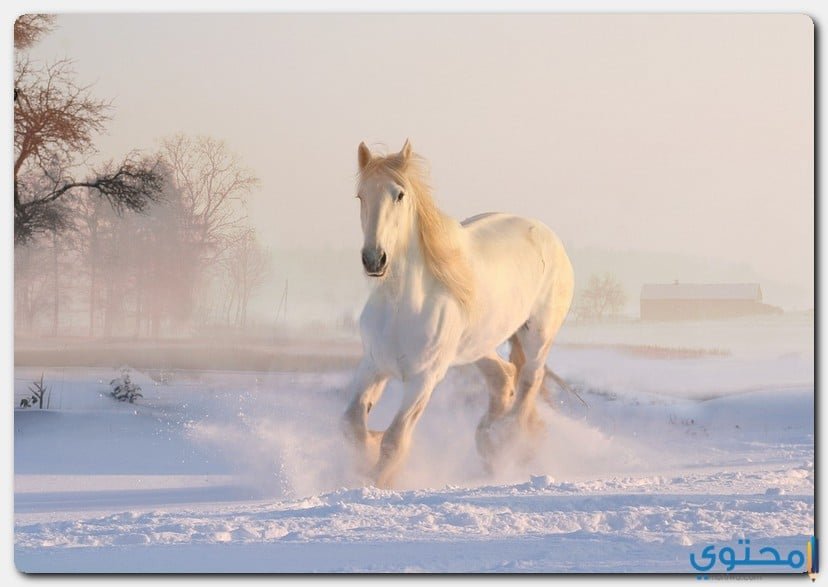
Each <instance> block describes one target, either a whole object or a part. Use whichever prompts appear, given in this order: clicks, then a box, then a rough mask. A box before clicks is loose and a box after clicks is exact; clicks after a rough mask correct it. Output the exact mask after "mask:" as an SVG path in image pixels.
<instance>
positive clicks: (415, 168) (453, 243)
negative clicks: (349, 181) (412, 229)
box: [360, 153, 474, 311]
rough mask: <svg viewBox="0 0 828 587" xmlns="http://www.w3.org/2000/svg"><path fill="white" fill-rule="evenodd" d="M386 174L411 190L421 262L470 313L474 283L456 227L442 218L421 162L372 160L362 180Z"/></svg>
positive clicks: (390, 158)
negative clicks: (369, 176) (421, 255)
mask: <svg viewBox="0 0 828 587" xmlns="http://www.w3.org/2000/svg"><path fill="white" fill-rule="evenodd" d="M372 173H385V174H387V175H389V176H390V177H391V178H393V179H394V181H396V182H397V183H399V184H400V185H405V184H406V183H407V184H408V185H409V186H411V189H412V191H413V193H412V194H408V195H409V196H410V197H412V201H413V203H414V210H415V214H416V215H417V235H418V237H419V239H420V248H421V249H422V253H423V259H424V261H425V264H426V267H427V268H428V269H429V271H431V274H432V275H434V277H435V278H436V279H437V280H438V281H440V282H441V283H442V284H443V285H445V286H446V288H448V290H449V292H451V294H452V295H453V296H454V297H455V298H456V299H457V301H458V302H459V303H460V305H461V306H462V307H463V308H464V309H465V310H466V311H469V310H470V309H471V305H472V299H473V297H474V285H473V284H474V280H473V274H472V270H471V266H470V265H469V262H468V259H467V258H466V255H465V254H464V253H463V250H462V248H461V246H460V243H459V236H460V230H461V227H460V225H459V223H458V222H457V221H456V220H454V219H453V218H451V217H450V216H448V215H446V214H444V213H443V212H442V211H441V210H440V209H439V208H437V204H436V203H435V202H434V198H433V197H432V195H431V186H429V184H428V180H427V177H426V176H427V174H426V170H425V162H424V160H423V159H422V158H421V157H420V156H419V155H416V154H414V153H412V154H410V155H409V156H408V157H404V156H402V155H401V154H399V153H397V154H394V155H389V156H387V157H374V158H372V159H371V160H370V161H368V162H367V164H366V165H365V167H364V168H363V169H362V170H361V172H360V175H361V177H365V176H367V175H370V174H372Z"/></svg>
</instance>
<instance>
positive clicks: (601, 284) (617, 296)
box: [575, 273, 627, 320]
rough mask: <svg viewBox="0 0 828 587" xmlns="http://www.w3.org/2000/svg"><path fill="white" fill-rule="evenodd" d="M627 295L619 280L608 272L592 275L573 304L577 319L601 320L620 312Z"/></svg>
mask: <svg viewBox="0 0 828 587" xmlns="http://www.w3.org/2000/svg"><path fill="white" fill-rule="evenodd" d="M626 301H627V296H626V294H625V293H624V288H623V287H622V286H621V282H619V281H618V279H617V278H616V277H615V276H614V275H612V274H610V273H604V274H603V275H592V276H591V277H590V278H589V282H588V283H587V286H586V288H585V289H584V290H583V291H581V293H580V295H579V296H578V300H577V302H576V304H575V317H576V318H577V319H578V320H585V319H586V320H602V319H604V318H606V317H608V316H613V315H617V314H618V313H620V312H621V310H622V308H623V307H624V304H625V303H626Z"/></svg>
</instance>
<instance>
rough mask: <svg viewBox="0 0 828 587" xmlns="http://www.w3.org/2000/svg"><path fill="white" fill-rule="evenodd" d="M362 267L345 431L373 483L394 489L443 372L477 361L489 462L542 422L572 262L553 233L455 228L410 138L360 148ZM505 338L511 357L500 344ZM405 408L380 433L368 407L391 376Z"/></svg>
mask: <svg viewBox="0 0 828 587" xmlns="http://www.w3.org/2000/svg"><path fill="white" fill-rule="evenodd" d="M358 155H359V157H358V160H359V182H358V195H357V198H359V201H360V217H361V220H362V231H363V234H364V237H365V240H364V246H363V249H362V263H363V266H364V268H365V272H366V273H367V274H368V275H369V276H370V277H371V278H372V279H373V280H374V281H375V287H374V289H373V291H372V293H371V295H370V297H369V299H368V302H367V303H366V305H365V308H364V310H363V312H362V316H361V318H360V330H361V334H362V345H363V351H364V356H363V358H362V361H361V362H360V364H359V367H358V368H357V371H356V373H355V375H354V377H353V380H352V382H351V391H352V393H353V399H352V401H351V403H350V405H349V407H348V409H347V410H346V412H345V415H344V424H345V430H346V431H347V433H348V435H349V436H350V437H351V439H352V440H353V441H354V442H355V443H356V444H357V447H358V449H359V451H360V453H361V454H362V455H363V458H364V459H365V464H366V465H367V466H368V467H369V468H372V471H371V477H372V480H373V481H374V482H375V483H376V485H377V486H379V487H387V486H389V485H390V484H391V482H392V480H393V477H394V475H395V473H396V472H397V471H398V470H399V467H400V465H401V463H402V461H403V459H404V457H405V455H406V454H407V452H408V449H409V447H410V444H411V435H412V432H413V430H414V426H415V425H416V423H417V420H418V419H419V418H420V416H421V415H422V413H423V410H424V409H425V407H426V405H427V404H428V400H429V398H430V397H431V392H432V391H433V390H434V386H435V385H436V384H437V383H438V382H439V381H440V380H441V379H443V376H444V375H445V374H446V371H447V370H448V368H449V367H452V366H454V365H464V364H469V363H475V364H477V366H478V367H479V368H480V370H481V371H482V373H483V375H484V377H485V379H486V382H487V385H488V387H489V391H490V399H489V408H488V411H487V412H486V414H484V416H483V418H482V420H481V421H480V424H479V426H478V428H477V434H476V440H477V447H478V451H479V452H480V453H481V456H483V458H484V460H488V459H490V458H491V456H492V454H493V453H494V452H495V451H497V449H498V448H499V446H497V444H498V443H499V442H501V441H500V440H498V438H500V437H501V436H503V435H502V434H499V433H498V434H493V433H492V432H493V425H494V424H496V423H497V424H498V426H505V427H506V429H508V430H512V431H513V432H529V431H531V430H532V429H536V428H537V427H538V424H539V423H540V420H539V417H538V415H537V412H536V408H535V400H536V397H537V395H538V391H539V389H540V388H541V385H542V383H543V377H544V370H545V361H546V357H547V354H548V353H549V348H550V346H551V345H552V341H553V340H554V338H555V335H556V334H557V332H558V330H559V329H560V327H561V325H562V324H563V321H564V318H565V317H566V314H567V312H568V311H569V306H570V304H571V302H572V294H573V286H574V278H573V272H572V265H571V263H570V261H569V258H568V257H567V254H566V251H565V250H564V247H563V244H562V243H561V241H560V240H559V239H558V237H557V236H556V235H555V234H554V233H553V232H552V231H551V230H550V229H549V228H547V227H546V226H545V225H544V224H542V223H541V222H539V221H537V220H531V219H527V218H520V217H518V216H511V215H508V214H501V213H488V214H480V215H478V216H474V217H473V218H469V219H468V220H465V221H463V222H462V223H460V222H457V221H456V220H454V219H452V218H450V217H448V216H446V215H445V214H443V213H442V212H441V211H440V210H439V209H437V207H436V205H435V203H434V200H433V199H432V196H431V191H430V189H429V187H428V184H427V183H426V178H425V176H424V169H423V165H422V161H421V159H420V158H419V157H418V156H417V155H414V154H412V152H411V145H410V143H409V142H408V141H406V143H405V146H403V148H402V150H401V151H400V152H399V153H395V154H393V155H389V156H376V155H374V154H372V153H371V151H370V150H369V149H368V147H366V146H365V143H361V144H360V145H359V151H358ZM506 340H509V341H510V343H511V347H512V349H511V353H510V357H509V361H506V360H504V359H502V358H500V356H499V355H498V354H497V352H496V348H497V347H498V346H499V345H501V344H502V343H503V342H505V341H506ZM391 377H395V378H397V379H399V380H401V381H402V383H403V386H404V394H403V399H402V404H401V406H400V408H399V411H398V412H397V414H396V416H395V417H394V420H393V422H392V423H391V425H390V426H389V427H388V429H387V430H386V431H385V432H380V431H374V430H369V429H368V426H367V419H368V413H369V412H370V411H371V408H372V407H373V406H374V405H375V404H376V403H377V402H378V401H379V399H380V396H381V395H382V392H383V389H384V388H385V385H386V383H387V382H388V380H389V378H391Z"/></svg>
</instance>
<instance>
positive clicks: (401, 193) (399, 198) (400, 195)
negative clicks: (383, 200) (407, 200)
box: [397, 190, 405, 202]
mask: <svg viewBox="0 0 828 587" xmlns="http://www.w3.org/2000/svg"><path fill="white" fill-rule="evenodd" d="M404 195H405V192H404V191H402V190H400V193H399V194H397V201H398V202H402V199H403V196H404Z"/></svg>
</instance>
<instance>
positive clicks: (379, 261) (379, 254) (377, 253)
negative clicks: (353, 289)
mask: <svg viewBox="0 0 828 587" xmlns="http://www.w3.org/2000/svg"><path fill="white" fill-rule="evenodd" d="M387 264H388V257H387V255H386V254H385V251H383V250H382V249H380V248H378V247H373V248H370V249H369V248H364V249H362V266H363V267H365V272H366V273H368V275H370V276H371V277H382V276H383V275H384V274H385V268H386V266H387Z"/></svg>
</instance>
